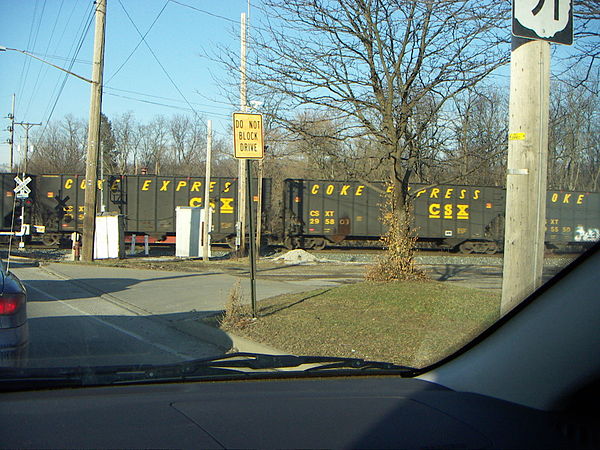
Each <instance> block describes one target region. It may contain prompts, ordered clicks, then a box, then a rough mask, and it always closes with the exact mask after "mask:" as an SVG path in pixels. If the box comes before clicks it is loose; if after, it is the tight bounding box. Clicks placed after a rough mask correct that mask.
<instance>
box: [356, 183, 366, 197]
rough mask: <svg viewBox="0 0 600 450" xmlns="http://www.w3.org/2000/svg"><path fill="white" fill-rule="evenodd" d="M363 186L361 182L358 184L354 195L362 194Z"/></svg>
mask: <svg viewBox="0 0 600 450" xmlns="http://www.w3.org/2000/svg"><path fill="white" fill-rule="evenodd" d="M364 188H365V187H364V186H363V185H362V184H361V185H360V186H358V187H357V188H356V192H355V193H354V195H362V194H363V189H364Z"/></svg>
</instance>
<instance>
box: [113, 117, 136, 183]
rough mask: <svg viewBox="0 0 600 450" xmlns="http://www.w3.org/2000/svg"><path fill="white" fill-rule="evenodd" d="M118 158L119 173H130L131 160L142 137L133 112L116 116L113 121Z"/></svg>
mask: <svg viewBox="0 0 600 450" xmlns="http://www.w3.org/2000/svg"><path fill="white" fill-rule="evenodd" d="M112 125H113V133H114V138H115V151H116V158H117V163H118V165H117V172H116V173H119V174H126V173H128V169H129V158H131V157H133V156H134V155H135V152H136V151H137V147H138V145H139V141H140V139H141V136H140V135H139V133H137V132H136V130H137V129H139V128H138V125H137V123H136V121H135V118H134V116H133V114H132V113H131V112H127V113H124V114H121V115H120V116H116V117H115V118H113V121H112Z"/></svg>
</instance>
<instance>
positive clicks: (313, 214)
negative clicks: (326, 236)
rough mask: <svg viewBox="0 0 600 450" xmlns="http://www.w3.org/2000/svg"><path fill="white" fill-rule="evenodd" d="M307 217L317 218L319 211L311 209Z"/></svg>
mask: <svg viewBox="0 0 600 450" xmlns="http://www.w3.org/2000/svg"><path fill="white" fill-rule="evenodd" d="M308 215H309V216H311V217H319V216H320V215H321V211H318V210H316V209H313V210H311V211H310V212H309V213H308Z"/></svg>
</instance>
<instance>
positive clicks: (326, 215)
mask: <svg viewBox="0 0 600 450" xmlns="http://www.w3.org/2000/svg"><path fill="white" fill-rule="evenodd" d="M334 214H335V211H325V217H333V216H334Z"/></svg>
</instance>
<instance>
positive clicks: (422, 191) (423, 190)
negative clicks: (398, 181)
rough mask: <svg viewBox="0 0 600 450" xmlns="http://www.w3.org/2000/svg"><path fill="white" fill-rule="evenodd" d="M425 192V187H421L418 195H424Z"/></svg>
mask: <svg viewBox="0 0 600 450" xmlns="http://www.w3.org/2000/svg"><path fill="white" fill-rule="evenodd" d="M425 192H427V191H426V190H425V189H421V190H420V191H419V192H417V195H416V196H417V197H420V196H421V195H423V194H424V193H425Z"/></svg>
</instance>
